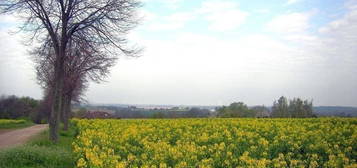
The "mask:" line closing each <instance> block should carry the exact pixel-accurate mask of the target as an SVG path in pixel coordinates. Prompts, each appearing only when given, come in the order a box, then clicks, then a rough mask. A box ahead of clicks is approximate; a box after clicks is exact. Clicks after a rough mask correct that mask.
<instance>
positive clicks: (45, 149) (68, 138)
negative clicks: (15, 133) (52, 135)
mask: <svg viewBox="0 0 357 168" xmlns="http://www.w3.org/2000/svg"><path fill="white" fill-rule="evenodd" d="M74 136H75V130H74V128H73V127H70V129H69V130H68V131H66V132H64V131H61V132H60V139H59V142H58V143H57V144H54V143H53V142H51V141H50V140H48V131H45V132H44V133H42V134H40V135H39V136H38V137H36V138H35V139H33V140H32V141H31V142H29V143H28V144H26V145H24V146H19V147H15V148H10V149H5V150H3V151H0V168H69V167H74V166H75V161H74V156H73V153H72V146H71V145H72V142H73V139H74Z"/></svg>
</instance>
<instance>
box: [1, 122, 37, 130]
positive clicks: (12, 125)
mask: <svg viewBox="0 0 357 168" xmlns="http://www.w3.org/2000/svg"><path fill="white" fill-rule="evenodd" d="M32 125H34V123H33V122H31V121H28V120H21V122H19V123H16V122H14V123H2V122H0V130H7V129H17V128H25V127H29V126H32Z"/></svg>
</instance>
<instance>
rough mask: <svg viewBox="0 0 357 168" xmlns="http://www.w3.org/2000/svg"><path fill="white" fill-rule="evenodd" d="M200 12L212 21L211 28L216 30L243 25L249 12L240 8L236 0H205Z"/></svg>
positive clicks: (232, 28)
mask: <svg viewBox="0 0 357 168" xmlns="http://www.w3.org/2000/svg"><path fill="white" fill-rule="evenodd" d="M198 13H200V14H203V15H204V16H203V17H204V19H205V20H207V21H208V22H209V23H210V26H209V28H210V29H211V30H216V31H228V30H234V29H236V28H238V27H239V26H240V25H242V24H243V23H244V22H245V20H246V18H247V16H248V13H247V12H244V11H242V10H240V9H239V7H238V4H237V3H236V2H234V1H227V0H226V1H217V0H210V1H204V2H203V3H202V6H201V8H200V9H199V10H198Z"/></svg>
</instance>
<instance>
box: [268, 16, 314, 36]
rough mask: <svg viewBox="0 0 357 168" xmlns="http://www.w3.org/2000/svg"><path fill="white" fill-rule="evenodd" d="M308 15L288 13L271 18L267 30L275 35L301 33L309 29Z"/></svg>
mask: <svg viewBox="0 0 357 168" xmlns="http://www.w3.org/2000/svg"><path fill="white" fill-rule="evenodd" d="M310 16H311V14H310V13H298V12H294V13H288V14H284V15H280V16H276V17H275V18H273V19H272V20H271V21H270V22H269V23H268V24H267V28H268V30H270V31H273V32H276V33H283V34H286V33H303V32H305V31H306V30H307V29H308V28H309V27H310V25H309V19H310Z"/></svg>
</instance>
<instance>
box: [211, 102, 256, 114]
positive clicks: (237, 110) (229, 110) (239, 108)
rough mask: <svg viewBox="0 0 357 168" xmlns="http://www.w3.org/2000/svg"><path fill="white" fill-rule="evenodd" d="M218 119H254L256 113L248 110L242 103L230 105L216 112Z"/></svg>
mask: <svg viewBox="0 0 357 168" xmlns="http://www.w3.org/2000/svg"><path fill="white" fill-rule="evenodd" d="M217 111H218V114H217V116H218V117H255V114H256V111H254V110H251V109H249V108H248V106H247V105H246V104H244V103H243V102H238V103H232V104H230V105H229V106H228V107H227V106H223V107H221V108H219V109H218V110H217Z"/></svg>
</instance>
